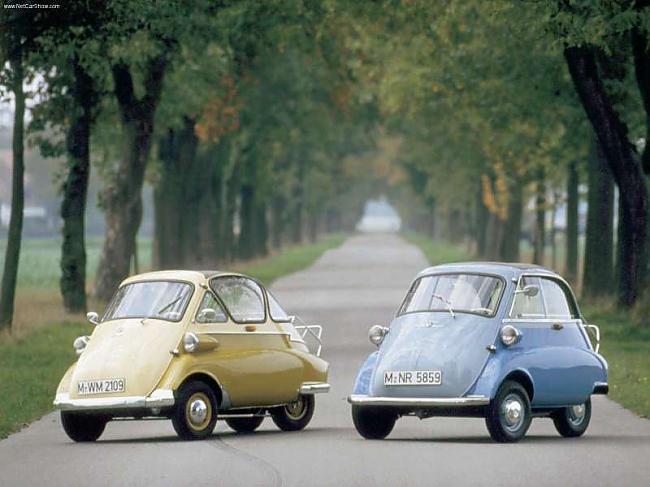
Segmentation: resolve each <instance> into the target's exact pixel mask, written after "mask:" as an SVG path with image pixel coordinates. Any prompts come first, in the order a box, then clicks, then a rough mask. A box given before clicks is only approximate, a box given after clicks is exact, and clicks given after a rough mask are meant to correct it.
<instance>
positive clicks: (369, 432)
mask: <svg viewBox="0 0 650 487" xmlns="http://www.w3.org/2000/svg"><path fill="white" fill-rule="evenodd" d="M352 421H353V422H354V427H355V428H356V429H357V431H358V433H359V434H360V435H361V436H363V437H364V438H365V439H367V440H383V439H384V438H386V437H387V436H388V435H389V434H390V432H391V431H393V427H394V426H395V421H397V415H396V414H395V413H393V412H392V411H390V410H387V409H382V408H376V407H367V406H352Z"/></svg>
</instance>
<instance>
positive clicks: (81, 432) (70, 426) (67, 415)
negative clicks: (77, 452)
mask: <svg viewBox="0 0 650 487" xmlns="http://www.w3.org/2000/svg"><path fill="white" fill-rule="evenodd" d="M108 420H109V418H107V417H106V416H100V415H96V414H80V413H72V412H70V411H61V424H62V425H63V430H64V431H65V432H66V434H67V435H68V436H69V437H70V439H71V440H74V441H77V442H88V441H96V440H97V439H98V438H99V437H100V436H101V435H102V433H103V432H104V428H106V423H108Z"/></svg>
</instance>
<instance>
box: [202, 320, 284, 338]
mask: <svg viewBox="0 0 650 487" xmlns="http://www.w3.org/2000/svg"><path fill="white" fill-rule="evenodd" d="M254 324H259V323H254ZM197 335H249V336H255V335H283V336H290V335H291V334H290V333H286V332H283V331H201V332H198V333H197Z"/></svg>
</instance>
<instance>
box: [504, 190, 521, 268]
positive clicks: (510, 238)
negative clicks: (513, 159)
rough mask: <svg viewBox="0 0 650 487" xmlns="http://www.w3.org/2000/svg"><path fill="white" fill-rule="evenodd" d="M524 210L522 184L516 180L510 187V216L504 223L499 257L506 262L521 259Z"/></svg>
mask: <svg viewBox="0 0 650 487" xmlns="http://www.w3.org/2000/svg"><path fill="white" fill-rule="evenodd" d="M522 212H523V189H522V185H521V184H519V183H517V182H515V184H513V185H512V186H511V188H510V198H509V200H508V217H507V219H506V221H505V222H504V223H503V225H502V229H501V244H500V246H499V247H500V253H499V259H500V260H502V261H505V262H518V261H519V241H520V240H521V217H522Z"/></svg>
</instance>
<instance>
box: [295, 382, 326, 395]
mask: <svg viewBox="0 0 650 487" xmlns="http://www.w3.org/2000/svg"><path fill="white" fill-rule="evenodd" d="M329 391H330V385H329V384H328V383H327V382H303V383H302V385H301V386H300V389H299V392H300V394H320V393H322V392H329Z"/></svg>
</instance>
